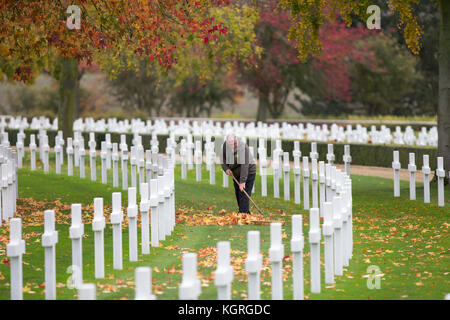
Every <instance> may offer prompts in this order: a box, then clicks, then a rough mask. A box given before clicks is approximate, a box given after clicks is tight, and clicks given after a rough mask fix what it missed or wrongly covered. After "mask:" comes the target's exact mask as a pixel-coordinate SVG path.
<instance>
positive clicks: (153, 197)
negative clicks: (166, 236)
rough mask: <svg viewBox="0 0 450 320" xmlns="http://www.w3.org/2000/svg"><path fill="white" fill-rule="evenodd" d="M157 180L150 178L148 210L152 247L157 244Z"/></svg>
mask: <svg viewBox="0 0 450 320" xmlns="http://www.w3.org/2000/svg"><path fill="white" fill-rule="evenodd" d="M158 203H159V196H158V180H157V179H151V180H150V201H149V205H150V210H151V217H150V219H151V239H152V241H151V242H152V247H158V246H159V235H158V231H159V217H158Z"/></svg>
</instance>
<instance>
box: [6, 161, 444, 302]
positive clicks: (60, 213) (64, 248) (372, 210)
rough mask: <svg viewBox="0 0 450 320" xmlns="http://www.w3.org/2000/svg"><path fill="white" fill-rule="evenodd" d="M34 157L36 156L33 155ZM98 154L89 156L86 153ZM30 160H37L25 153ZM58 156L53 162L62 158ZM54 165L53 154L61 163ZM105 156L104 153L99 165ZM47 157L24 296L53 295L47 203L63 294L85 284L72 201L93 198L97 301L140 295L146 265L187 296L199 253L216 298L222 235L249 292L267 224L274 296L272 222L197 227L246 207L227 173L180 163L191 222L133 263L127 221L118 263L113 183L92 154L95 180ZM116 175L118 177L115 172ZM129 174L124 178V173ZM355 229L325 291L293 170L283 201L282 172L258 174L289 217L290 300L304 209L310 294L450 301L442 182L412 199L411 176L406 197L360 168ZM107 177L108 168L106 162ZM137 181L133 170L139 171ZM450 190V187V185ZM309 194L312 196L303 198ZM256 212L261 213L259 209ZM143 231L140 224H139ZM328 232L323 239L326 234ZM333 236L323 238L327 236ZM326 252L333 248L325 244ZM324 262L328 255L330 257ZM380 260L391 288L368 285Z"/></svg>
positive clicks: (90, 274) (280, 215)
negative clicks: (251, 240)
mask: <svg viewBox="0 0 450 320" xmlns="http://www.w3.org/2000/svg"><path fill="white" fill-rule="evenodd" d="M27 157H28V155H27ZM86 159H88V157H86ZM25 161H26V162H25V164H26V165H27V166H28V158H26V160H25ZM52 161H53V160H52ZM51 163H53V162H51ZM99 164H100V161H99V159H98V160H97V165H99ZM41 168H42V165H41V164H39V165H38V170H37V171H34V172H32V171H30V170H29V169H28V168H24V169H21V170H20V171H19V196H20V199H19V201H18V209H19V215H20V216H22V217H23V221H24V227H23V235H24V238H25V239H26V253H25V255H24V256H23V263H24V265H23V273H24V287H25V289H24V299H44V291H43V290H44V286H43V284H44V250H43V248H42V245H41V242H40V239H41V235H42V233H43V211H44V210H46V209H55V210H56V214H57V221H58V224H57V226H56V228H57V230H58V232H59V242H58V244H57V246H56V252H57V255H56V257H57V283H58V288H57V297H58V299H73V298H76V290H74V289H69V288H68V287H67V285H66V283H67V280H68V278H69V276H70V274H69V273H66V270H67V268H68V267H69V266H70V265H71V240H70V239H69V237H68V232H69V226H70V216H69V213H70V204H72V203H82V204H83V219H84V222H85V223H86V226H85V236H84V238H83V265H84V269H83V272H84V282H95V283H96V284H97V299H120V298H126V299H133V298H134V269H135V268H136V267H138V266H150V267H152V268H153V273H152V276H153V289H154V292H156V294H157V298H158V299H177V298H178V285H179V283H180V281H181V274H180V271H181V256H182V252H185V251H193V252H197V253H198V261H199V269H198V270H199V276H200V277H201V279H202V294H201V296H200V298H201V299H215V298H216V296H217V291H216V288H215V286H214V279H213V273H214V269H215V267H216V265H215V250H214V248H215V246H216V244H217V242H218V241H222V240H228V241H231V248H232V263H233V266H234V268H235V279H234V281H233V286H232V288H233V299H243V298H245V297H246V291H247V290H246V286H247V283H246V274H245V271H244V261H245V257H246V256H245V252H246V246H247V245H246V235H247V232H248V231H250V230H259V231H260V232H261V240H262V241H261V250H262V252H263V254H264V267H263V271H262V273H261V289H262V298H263V299H270V297H271V295H270V263H269V262H268V249H269V246H270V233H269V226H262V225H237V224H235V225H217V224H213V225H189V223H186V221H188V220H186V216H189V215H194V214H195V215H197V217H198V216H200V217H204V220H205V221H208V219H211V218H212V217H223V218H224V219H225V218H227V217H229V216H231V215H232V214H231V213H230V212H232V211H236V209H237V207H236V203H235V199H234V190H233V187H232V184H231V181H230V186H229V188H228V189H225V188H223V187H222V172H221V171H220V170H219V167H217V168H216V185H214V186H211V185H210V184H209V173H208V172H207V171H206V170H204V171H203V176H202V177H203V179H202V182H200V183H199V182H196V181H195V171H194V170H191V171H188V179H187V180H181V179H180V176H181V174H180V168H179V167H177V168H176V186H175V189H176V208H177V214H178V215H179V217H181V216H184V217H185V219H184V220H183V222H180V223H178V224H177V225H176V227H175V230H174V232H173V234H172V235H171V236H170V237H168V238H167V239H166V241H162V242H161V244H160V247H158V248H151V253H150V254H149V255H142V254H141V253H140V252H141V251H140V232H139V234H138V241H139V261H138V262H129V261H128V260H129V257H128V229H127V228H126V227H125V228H124V229H123V249H124V254H123V257H124V268H123V270H113V268H112V229H111V225H110V224H109V219H108V217H109V214H110V205H111V194H112V192H115V191H121V190H120V189H114V188H112V187H111V185H110V184H108V185H103V184H101V183H100V182H91V181H90V171H89V169H88V161H86V179H80V178H78V177H77V176H78V168H75V172H74V173H75V177H67V176H66V175H65V173H66V172H67V171H66V168H63V172H64V175H56V174H55V173H53V171H54V168H53V167H51V171H52V172H51V173H49V174H44V173H43V172H42V169H41ZM109 175H110V176H109V180H108V181H109V182H111V181H112V178H111V171H110V173H109ZM119 178H120V179H119V180H120V182H121V177H119ZM352 179H353V227H354V230H353V232H354V253H353V258H352V260H351V261H350V266H349V267H346V268H344V275H343V276H340V277H336V283H335V285H331V286H326V285H325V284H324V279H323V277H324V275H323V265H322V275H321V280H322V293H321V294H311V293H310V283H309V280H310V275H309V270H310V269H309V243H308V241H307V233H308V230H309V226H308V220H309V219H308V212H307V211H305V210H303V204H301V205H300V206H299V205H295V204H294V201H293V192H294V190H293V177H292V180H291V201H284V200H283V199H282V197H283V184H282V182H281V183H280V196H281V198H280V199H273V198H272V197H271V194H272V190H273V186H272V179H271V177H269V179H268V193H269V197H267V198H262V197H261V196H260V193H261V192H260V181H259V177H257V180H256V194H255V195H254V196H253V198H254V200H255V201H256V202H257V203H258V205H259V206H260V208H261V209H262V211H263V212H264V213H265V216H266V218H268V219H272V220H277V221H282V222H284V225H283V241H284V244H285V256H287V257H285V260H284V262H283V266H284V271H285V272H284V276H285V279H286V280H285V282H284V298H285V299H291V298H292V277H291V275H292V268H291V257H290V256H289V255H290V248H289V240H290V235H291V225H290V221H291V215H292V214H303V222H304V224H303V233H304V236H305V250H304V276H305V298H306V299H443V297H444V295H445V294H446V293H449V292H450V286H449V275H450V274H449V272H450V269H449V266H450V260H449V236H448V228H449V226H450V221H449V217H450V209H449V208H450V207H449V205H450V203H449V201H448V200H447V201H446V206H445V207H443V208H440V207H438V206H437V191H436V186H435V185H432V188H431V192H432V196H431V201H432V203H431V204H424V203H423V191H422V184H419V183H418V184H417V200H416V201H410V200H409V190H408V189H409V183H408V182H404V181H402V182H401V194H402V197H401V198H400V199H398V198H397V199H394V197H393V185H392V180H389V179H382V178H375V177H365V176H357V175H353V176H352ZM97 181H100V169H99V168H98V169H97ZM128 181H129V183H130V181H131V180H130V178H129V180H128ZM445 192H446V194H447V198H448V194H449V193H448V192H449V187H448V186H446V190H445ZM95 197H103V198H104V199H105V209H106V210H105V211H106V212H105V216H106V217H107V227H106V228H105V264H106V266H105V275H106V278H105V279H101V280H99V279H95V278H94V254H93V252H94V239H93V232H92V228H91V225H90V221H91V219H92V215H93V208H92V202H93V199H94V198H95ZM126 198H127V197H126V192H123V193H122V205H123V206H124V207H126V205H127V202H126ZM302 200H303V199H302ZM255 212H256V211H255ZM139 231H140V230H139ZM8 238H9V228H8V227H7V226H5V225H3V226H2V227H0V299H9V294H10V293H9V264H8V258H7V257H6V243H7V242H8ZM322 238H323V237H322ZM322 240H323V239H322ZM321 253H322V254H323V246H322V249H321ZM322 261H323V257H322ZM372 265H375V266H378V267H379V268H380V270H381V273H382V276H381V288H380V289H373V290H370V289H368V288H367V277H366V276H367V274H368V270H367V268H368V267H369V266H372Z"/></svg>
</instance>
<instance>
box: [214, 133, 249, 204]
mask: <svg viewBox="0 0 450 320" xmlns="http://www.w3.org/2000/svg"><path fill="white" fill-rule="evenodd" d="M221 163H222V169H223V171H225V173H226V174H228V175H229V176H230V175H234V177H235V178H236V180H238V181H239V184H237V183H236V181H234V180H233V185H234V191H235V195H236V201H237V203H238V206H239V213H250V209H249V199H248V198H247V196H246V195H245V194H244V192H243V190H245V191H246V192H247V193H248V195H249V196H251V194H252V189H253V184H254V183H255V176H256V165H255V160H254V159H253V157H252V155H251V154H250V150H249V148H248V145H247V144H246V143H245V142H243V141H242V140H238V139H237V137H236V136H235V135H234V134H229V135H227V137H226V141H225V142H224V143H223V146H222V154H221Z"/></svg>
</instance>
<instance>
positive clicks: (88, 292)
mask: <svg viewBox="0 0 450 320" xmlns="http://www.w3.org/2000/svg"><path fill="white" fill-rule="evenodd" d="M78 300H96V287H95V284H94V283H84V284H82V285H80V287H79V288H78Z"/></svg>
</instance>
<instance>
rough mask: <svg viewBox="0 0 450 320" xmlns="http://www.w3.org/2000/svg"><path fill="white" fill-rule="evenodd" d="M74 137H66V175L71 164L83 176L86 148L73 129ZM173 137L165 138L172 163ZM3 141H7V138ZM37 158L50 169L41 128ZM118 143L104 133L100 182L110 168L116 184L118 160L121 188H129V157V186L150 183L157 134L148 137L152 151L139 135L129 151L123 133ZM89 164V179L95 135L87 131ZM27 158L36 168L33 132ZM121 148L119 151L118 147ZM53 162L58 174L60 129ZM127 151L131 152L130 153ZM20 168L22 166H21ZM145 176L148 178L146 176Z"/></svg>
mask: <svg viewBox="0 0 450 320" xmlns="http://www.w3.org/2000/svg"><path fill="white" fill-rule="evenodd" d="M74 136H75V138H74V139H72V138H68V139H67V147H66V153H67V174H68V175H69V176H73V174H74V167H77V166H78V167H79V168H80V177H81V178H85V177H86V173H85V157H86V150H85V148H84V140H83V136H82V135H81V133H80V132H74ZM18 137H19V139H18V144H17V148H18V161H19V163H20V165H22V160H23V154H24V153H23V140H24V135H18ZM173 140H174V139H173V137H172V138H170V139H168V147H167V149H166V152H168V155H169V157H170V158H171V160H172V163H175V148H174V141H173ZM4 141H7V139H6V140H5V139H4ZM39 141H40V145H41V147H40V149H39V151H40V153H39V154H40V157H41V160H42V162H43V164H44V171H45V172H48V171H49V151H50V148H49V146H48V136H47V134H46V132H45V130H41V132H40V136H39ZM120 141H121V142H120V145H118V144H117V143H112V142H111V134H109V133H108V134H106V135H105V141H102V142H101V152H100V159H101V162H100V164H101V182H102V183H103V184H107V183H108V178H107V177H108V170H111V169H112V173H113V174H112V176H113V181H112V184H113V187H119V161H120V169H121V178H122V190H127V188H128V160H130V167H131V183H130V185H131V186H132V187H136V188H138V187H139V186H140V184H141V183H143V182H145V181H146V182H147V183H149V181H150V179H151V178H152V176H156V175H158V171H159V170H161V169H159V166H161V164H158V159H159V155H158V152H159V149H158V141H157V139H156V135H154V136H153V138H152V140H151V150H146V151H144V147H143V145H142V137H141V136H139V135H134V139H133V145H132V146H131V147H130V152H129V150H128V145H127V142H126V136H125V135H121V136H120ZM88 145H89V167H90V176H91V180H92V181H96V180H97V174H96V173H97V171H96V147H97V145H96V140H95V134H94V133H93V132H91V133H89V142H88ZM29 147H30V154H31V156H30V158H31V170H36V151H37V145H36V137H35V135H34V134H31V135H30V144H29ZM119 148H120V150H119ZM54 150H55V163H56V173H57V174H61V166H62V165H63V163H64V152H63V150H64V139H63V138H62V131H59V132H58V134H57V136H56V137H55V149H54ZM129 153H130V154H129ZM20 167H21V166H20ZM146 176H147V177H146Z"/></svg>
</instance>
